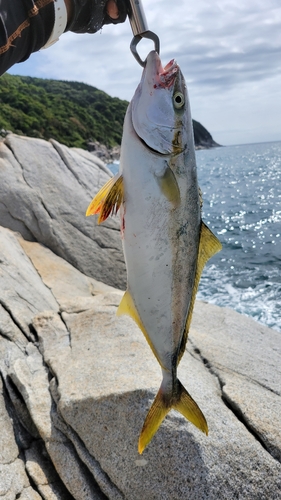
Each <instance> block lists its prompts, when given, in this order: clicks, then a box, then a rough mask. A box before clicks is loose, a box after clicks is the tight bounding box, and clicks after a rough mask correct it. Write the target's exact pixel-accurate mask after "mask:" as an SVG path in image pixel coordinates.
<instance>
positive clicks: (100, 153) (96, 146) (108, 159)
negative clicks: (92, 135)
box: [87, 141, 121, 163]
mask: <svg viewBox="0 0 281 500" xmlns="http://www.w3.org/2000/svg"><path fill="white" fill-rule="evenodd" d="M87 148H88V151H90V152H91V153H93V154H94V155H95V156H97V157H98V158H100V159H101V160H102V161H104V162H105V163H112V162H114V161H115V160H119V158H120V149H121V148H120V146H114V147H112V148H109V147H107V146H105V145H104V144H101V143H100V142H98V141H90V142H88V143H87Z"/></svg>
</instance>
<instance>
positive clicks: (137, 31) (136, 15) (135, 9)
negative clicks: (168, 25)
mask: <svg viewBox="0 0 281 500" xmlns="http://www.w3.org/2000/svg"><path fill="white" fill-rule="evenodd" d="M129 3H130V9H129V12H128V15H129V20H130V24H131V28H132V31H133V35H134V38H133V40H132V41H131V45H130V49H131V52H132V54H133V56H134V58H135V59H136V60H137V62H138V63H139V64H140V65H141V66H142V67H143V68H144V67H145V65H146V60H144V61H143V60H142V59H141V57H140V55H139V54H138V51H137V45H138V43H139V42H140V41H141V39H142V38H148V39H149V40H152V41H153V42H154V47H155V50H156V52H158V54H159V52H160V41H159V38H158V36H157V35H156V34H155V33H153V32H152V31H149V29H148V25H147V21H146V17H145V14H144V10H143V7H142V3H141V0H129Z"/></svg>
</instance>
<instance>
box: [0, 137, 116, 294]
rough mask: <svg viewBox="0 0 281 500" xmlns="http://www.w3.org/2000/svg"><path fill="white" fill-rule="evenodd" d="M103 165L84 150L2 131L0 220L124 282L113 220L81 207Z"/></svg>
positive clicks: (101, 177)
mask: <svg viewBox="0 0 281 500" xmlns="http://www.w3.org/2000/svg"><path fill="white" fill-rule="evenodd" d="M110 175H111V174H110V172H109V170H108V169H107V168H106V166H105V165H103V166H101V163H100V162H99V160H95V157H94V156H93V155H91V154H90V153H87V152H84V151H83V152H82V153H81V154H80V153H79V150H77V149H75V150H72V149H70V148H67V147H66V146H63V145H61V144H59V143H57V142H56V141H51V142H47V141H44V140H41V139H31V138H27V137H20V136H17V135H14V134H8V135H7V137H6V138H5V139H4V141H3V142H0V199H1V203H0V224H1V225H2V226H5V227H7V228H10V229H12V230H14V231H19V232H20V233H21V234H22V236H23V237H24V238H25V239H26V240H29V241H38V242H40V243H43V244H44V245H46V246H47V247H48V248H50V249H51V250H52V251H53V252H55V253H56V254H57V255H59V256H61V257H63V258H64V259H65V260H67V261H68V262H70V263H71V264H72V265H74V266H75V267H76V268H77V269H79V270H80V271H82V272H83V273H85V274H87V275H88V276H92V277H93V278H95V279H98V280H100V281H103V282H104V283H107V284H109V285H113V286H115V287H119V288H124V286H125V275H126V273H125V264H124V259H123V253H122V248H121V240H120V236H119V222H118V220H116V219H112V218H111V219H110V220H108V221H107V222H106V223H105V224H103V225H102V226H98V225H97V221H96V218H95V217H85V211H86V209H87V206H88V205H89V203H90V201H91V200H92V198H93V196H94V195H95V194H96V192H97V191H98V190H99V188H100V187H101V186H102V185H103V184H104V183H105V182H106V181H107V180H108V179H109V176H110Z"/></svg>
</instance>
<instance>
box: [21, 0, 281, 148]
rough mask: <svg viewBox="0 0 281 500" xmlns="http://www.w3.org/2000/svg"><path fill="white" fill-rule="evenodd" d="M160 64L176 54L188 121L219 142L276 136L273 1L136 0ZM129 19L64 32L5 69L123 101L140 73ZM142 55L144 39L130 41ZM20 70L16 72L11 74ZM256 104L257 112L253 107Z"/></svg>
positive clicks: (280, 123) (279, 64) (280, 24)
mask: <svg viewBox="0 0 281 500" xmlns="http://www.w3.org/2000/svg"><path fill="white" fill-rule="evenodd" d="M143 6H144V10H145V13H146V17H147V21H148V26H149V28H150V29H151V30H152V31H155V32H156V33H157V34H158V35H159V37H160V42H161V57H162V60H163V63H164V64H166V63H167V62H168V61H169V60H170V59H172V58H174V57H176V59H177V61H178V63H179V64H180V66H181V69H182V71H183V73H184V75H185V78H186V81H187V85H188V88H189V94H190V97H191V107H192V110H193V115H194V118H195V119H198V120H199V121H201V122H202V123H203V125H204V126H206V127H207V128H209V130H210V132H211V133H212V134H213V135H214V136H215V139H216V140H217V141H218V142H221V143H239V142H247V141H249V142H253V141H255V138H256V141H259V140H271V139H272V140H274V139H277V138H279V139H280V140H281V118H280V117H281V9H280V0H267V1H266V2H264V0H263V1H260V0H247V2H245V0H243V1H242V0H235V1H234V0H214V1H213V2H210V1H209V0H208V1H207V0H197V2H196V3H195V2H193V3H190V2H186V0H177V1H174V2H171V1H170V0H154V1H153V2H151V0H143ZM131 39H132V33H131V29H130V25H129V22H126V23H125V24H123V25H117V26H112V25H111V26H105V27H104V28H103V29H102V31H101V33H96V34H95V35H76V34H73V33H68V34H65V35H63V36H62V37H61V39H60V41H59V42H58V43H57V44H56V45H54V46H53V47H51V48H49V49H48V50H46V51H41V52H40V55H33V56H32V58H33V59H32V58H31V60H30V61H29V62H27V63H24V64H26V68H27V69H26V70H25V66H24V64H22V65H17V66H16V67H15V68H13V70H12V71H13V73H19V72H20V73H23V74H24V71H28V73H25V74H30V75H31V76H32V75H33V76H39V77H48V78H57V79H66V80H78V81H83V82H85V83H89V84H91V85H94V86H95V87H98V88H101V89H102V90H105V91H106V92H108V93H109V94H110V95H113V96H118V97H120V98H125V99H127V100H129V99H130V98H131V97H132V95H133V93H134V90H135V88H136V87H137V84H138V82H139V80H140V76H141V68H140V66H138V64H137V63H136V61H135V60H134V58H133V56H132V55H131V53H130V51H129V45H130V42H131ZM138 48H139V51H140V53H141V55H142V57H145V56H146V54H147V53H148V51H149V50H151V49H152V48H153V45H152V43H150V42H148V41H144V40H143V41H141V43H140V44H139V45H138ZM19 69H20V71H19ZM257 109H261V110H262V113H260V114H259V113H258V112H257V111H256V110H257Z"/></svg>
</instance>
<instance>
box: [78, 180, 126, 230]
mask: <svg viewBox="0 0 281 500" xmlns="http://www.w3.org/2000/svg"><path fill="white" fill-rule="evenodd" d="M123 196H124V189H123V176H122V175H121V174H120V173H118V174H116V175H115V176H114V177H112V178H111V179H109V181H107V183H106V184H105V185H104V186H103V187H102V188H101V189H100V190H99V192H98V193H97V194H96V196H95V197H94V199H93V200H92V202H91V203H90V205H89V207H88V209H87V212H86V216H88V215H94V214H99V218H98V224H100V223H101V222H104V221H105V220H106V219H107V217H108V216H109V215H110V214H112V215H114V214H117V212H118V210H119V208H120V205H121V203H122V202H123Z"/></svg>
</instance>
